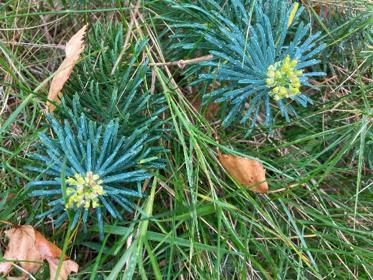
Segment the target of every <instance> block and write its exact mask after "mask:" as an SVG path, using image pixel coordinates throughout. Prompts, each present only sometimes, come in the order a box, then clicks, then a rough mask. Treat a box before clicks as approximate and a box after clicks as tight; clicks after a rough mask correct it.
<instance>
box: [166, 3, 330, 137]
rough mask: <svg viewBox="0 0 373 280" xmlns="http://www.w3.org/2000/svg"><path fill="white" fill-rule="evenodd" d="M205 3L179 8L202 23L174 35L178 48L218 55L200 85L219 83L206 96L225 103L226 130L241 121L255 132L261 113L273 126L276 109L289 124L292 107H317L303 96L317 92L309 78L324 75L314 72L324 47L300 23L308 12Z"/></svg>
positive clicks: (277, 5) (182, 26)
mask: <svg viewBox="0 0 373 280" xmlns="http://www.w3.org/2000/svg"><path fill="white" fill-rule="evenodd" d="M203 2H204V4H196V5H194V4H185V3H184V4H183V3H182V4H176V3H174V7H175V8H177V9H179V10H181V11H183V12H184V13H185V14H187V15H191V16H192V17H194V18H199V22H200V23H198V22H197V23H196V22H193V23H185V22H181V21H179V22H177V23H175V24H174V25H173V27H175V28H177V29H179V30H183V32H181V31H180V32H177V33H176V35H175V36H174V37H175V44H174V47H176V48H184V49H191V50H195V49H205V50H208V52H209V53H210V54H211V55H213V60H211V61H207V62H202V63H200V65H199V67H201V66H203V67H209V69H210V71H209V73H204V74H200V75H199V77H200V79H199V81H216V82H218V84H219V86H218V87H216V85H215V84H213V87H214V88H215V89H214V90H212V91H211V92H209V93H208V94H205V95H204V96H203V97H204V100H205V102H207V103H209V102H217V103H222V105H223V107H224V110H225V118H224V120H223V125H224V126H225V127H227V126H229V125H231V124H232V123H233V122H234V121H239V122H240V123H241V124H243V125H246V124H250V123H251V124H250V129H251V128H253V127H254V125H255V124H256V122H257V120H258V118H259V116H261V114H262V116H261V117H262V119H264V123H265V125H266V126H270V125H271V124H273V109H274V108H278V109H279V111H280V112H281V114H282V116H283V117H284V118H285V119H286V120H288V121H289V119H290V115H296V109H295V107H294V106H293V105H292V103H294V102H295V103H298V104H300V105H301V106H303V107H307V105H308V104H310V103H311V102H312V101H311V99H310V98H309V97H308V96H307V95H305V94H304V91H305V89H306V88H307V87H309V88H316V87H315V86H314V85H312V84H311V83H310V81H309V78H310V77H316V76H323V75H325V73H323V72H321V71H317V70H316V71H313V69H312V66H315V65H317V64H318V63H319V62H320V61H319V60H318V59H315V56H316V55H317V54H319V53H320V52H321V51H322V50H323V49H324V48H325V45H324V44H320V45H318V44H317V41H316V40H317V38H318V37H319V35H320V33H319V32H318V33H316V34H312V35H310V27H311V26H310V24H304V22H303V21H301V20H300V14H301V13H302V11H303V8H302V7H300V8H299V4H297V3H296V4H293V5H290V4H289V2H288V1H284V0H273V1H249V2H250V3H247V1H243V0H229V1H212V0H208V1H203ZM253 2H256V5H254V3H253ZM201 20H202V21H203V22H201ZM186 30H187V31H188V32H186ZM249 131H250V130H249Z"/></svg>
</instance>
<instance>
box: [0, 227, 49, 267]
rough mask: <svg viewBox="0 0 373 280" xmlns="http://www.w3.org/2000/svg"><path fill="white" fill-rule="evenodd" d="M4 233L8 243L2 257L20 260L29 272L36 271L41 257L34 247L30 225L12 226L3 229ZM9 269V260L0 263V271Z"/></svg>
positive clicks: (10, 264) (33, 235)
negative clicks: (5, 229)
mask: <svg viewBox="0 0 373 280" xmlns="http://www.w3.org/2000/svg"><path fill="white" fill-rule="evenodd" d="M5 235H6V236H7V237H8V238H9V243H8V247H7V249H6V251H5V254H4V259H6V260H17V261H20V265H21V267H23V268H24V269H25V270H27V271H28V272H30V273H35V272H36V271H38V270H39V268H40V267H41V263H42V257H41V256H40V253H39V251H38V250H37V249H36V247H35V230H34V228H33V227H32V226H20V227H14V228H12V229H10V230H7V231H5ZM25 261H26V262H25ZM11 269H12V263H11V262H3V263H0V273H4V274H7V273H9V272H10V270H11Z"/></svg>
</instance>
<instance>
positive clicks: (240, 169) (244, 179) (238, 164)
mask: <svg viewBox="0 0 373 280" xmlns="http://www.w3.org/2000/svg"><path fill="white" fill-rule="evenodd" d="M218 159H219V161H220V163H221V165H222V166H223V167H224V168H225V170H226V171H227V172H228V173H229V175H231V176H232V177H233V178H234V179H236V180H237V181H238V182H239V183H240V184H242V185H244V186H245V187H248V188H249V189H250V190H251V191H253V192H259V193H265V192H267V191H268V184H267V182H266V178H265V169H264V167H263V165H262V164H261V163H260V162H258V161H256V160H253V159H248V158H243V157H239V156H235V155H225V154H220V155H218Z"/></svg>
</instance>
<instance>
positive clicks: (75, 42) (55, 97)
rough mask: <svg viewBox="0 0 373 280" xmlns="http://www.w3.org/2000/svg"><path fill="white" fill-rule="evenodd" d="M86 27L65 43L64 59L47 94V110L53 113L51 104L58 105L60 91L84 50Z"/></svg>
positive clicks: (53, 107) (53, 108)
mask: <svg viewBox="0 0 373 280" xmlns="http://www.w3.org/2000/svg"><path fill="white" fill-rule="evenodd" d="M86 29H87V25H84V26H83V27H82V28H81V29H80V30H79V31H78V32H77V33H75V34H74V35H73V36H72V37H71V39H70V40H69V41H68V42H67V43H66V47H65V54H66V57H65V59H64V60H63V61H62V63H61V65H60V67H58V69H57V71H56V73H55V75H54V77H53V79H52V82H51V85H50V88H49V92H48V101H47V110H48V111H49V112H53V111H54V110H55V109H56V107H55V106H54V105H53V104H52V102H57V103H60V102H61V100H60V98H61V95H62V93H61V90H62V88H63V86H64V84H65V83H66V81H67V80H68V79H69V77H70V74H71V72H72V71H73V68H74V66H75V64H76V63H77V61H78V60H79V58H80V54H81V53H82V51H83V50H84V34H85V32H86Z"/></svg>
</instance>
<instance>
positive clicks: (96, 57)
mask: <svg viewBox="0 0 373 280" xmlns="http://www.w3.org/2000/svg"><path fill="white" fill-rule="evenodd" d="M126 33H127V30H125V29H124V28H123V25H122V24H118V23H114V24H113V23H111V22H110V23H100V22H98V23H96V24H94V25H93V26H92V27H91V28H90V31H89V32H88V33H87V38H86V48H85V51H84V54H83V55H82V57H83V58H82V60H81V61H80V62H79V63H78V64H77V65H76V67H75V68H74V73H73V75H72V76H71V78H70V80H69V82H68V84H67V88H66V91H65V92H67V93H70V94H65V103H66V106H62V107H61V108H71V107H72V106H73V103H74V101H73V98H72V96H73V95H78V97H79V108H78V113H79V112H82V111H84V113H85V114H86V116H87V117H88V118H90V119H92V120H94V121H98V122H100V123H108V122H110V121H111V120H112V119H114V118H118V119H119V123H120V124H125V126H121V130H122V131H129V132H130V131H133V130H134V129H136V128H137V127H138V126H142V125H143V124H144V123H145V122H148V121H149V119H152V118H153V117H156V116H159V115H160V114H161V113H162V112H163V111H164V110H165V109H166V106H165V102H164V101H165V100H164V97H163V96H162V95H160V94H156V93H154V87H153V88H152V86H151V85H149V84H148V80H151V79H148V77H150V76H151V70H150V68H149V62H148V60H147V59H146V56H144V55H143V54H144V47H145V46H146V44H147V41H146V40H139V41H132V42H130V43H129V44H127V45H126V46H124V41H125V38H124V37H125V34H126ZM79 114H80V113H79ZM162 125H163V124H162V122H160V121H159V119H158V121H157V122H155V123H153V126H149V129H154V130H157V129H161V126H162ZM155 133H159V131H158V132H155Z"/></svg>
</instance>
